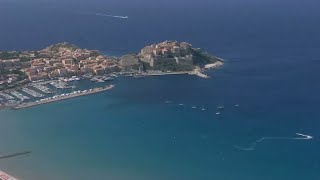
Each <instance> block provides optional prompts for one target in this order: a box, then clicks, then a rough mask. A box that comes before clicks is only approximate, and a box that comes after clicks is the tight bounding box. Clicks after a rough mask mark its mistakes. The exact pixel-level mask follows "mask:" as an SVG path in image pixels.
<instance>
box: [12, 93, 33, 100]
mask: <svg viewBox="0 0 320 180" xmlns="http://www.w3.org/2000/svg"><path fill="white" fill-rule="evenodd" d="M11 94H12V95H14V96H16V97H17V98H19V99H20V100H21V101H24V100H28V99H30V98H29V97H27V96H24V95H22V94H21V93H19V92H17V91H12V92H11Z"/></svg>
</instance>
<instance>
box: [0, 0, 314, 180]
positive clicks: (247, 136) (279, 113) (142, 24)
mask: <svg viewBox="0 0 320 180" xmlns="http://www.w3.org/2000/svg"><path fill="white" fill-rule="evenodd" d="M30 2H31V3H26V2H21V1H14V2H8V1H7V2H4V1H1V0H0V22H1V28H0V39H1V41H0V49H35V48H36V49H40V48H43V47H44V46H46V45H48V44H51V43H54V42H61V41H69V42H73V43H76V44H77V45H79V46H81V47H87V48H90V49H99V50H101V51H103V52H105V53H106V54H111V55H121V54H124V53H128V52H135V51H137V50H138V49H140V48H141V47H142V46H144V45H145V44H149V43H152V42H157V41H161V40H166V39H177V40H183V41H190V42H191V43H192V44H194V46H196V47H202V48H204V49H205V50H207V51H209V52H211V53H214V54H216V55H217V56H219V57H222V58H224V59H226V63H225V65H224V66H223V67H222V68H220V69H218V70H212V71H209V72H208V74H209V75H210V76H211V77H212V78H211V79H201V78H198V77H194V76H163V77H148V78H144V79H133V78H132V79H131V78H120V79H117V80H116V81H115V82H114V83H115V84H116V88H115V89H113V90H112V91H108V92H104V93H101V94H95V95H91V96H86V97H79V98H75V99H70V100H66V101H61V102H57V103H53V104H46V105H42V106H37V107H33V108H30V109H23V110H19V111H13V110H1V111H0V124H1V125H0V153H10V152H18V151H24V150H31V151H32V154H30V155H28V156H21V157H15V158H11V159H3V160H0V169H1V170H4V171H6V172H8V173H10V174H13V175H15V176H16V177H18V178H20V179H25V180H34V179H46V180H56V179H89V178H90V179H111V180H149V179H155V180H157V179H159V180H162V179H170V180H181V179H184V180H189V179H190V180H194V179H199V180H208V179H218V180H220V179H221V180H234V179H240V180H257V179H259V180H271V179H272V180H301V179H307V180H314V179H319V178H320V173H319V172H320V171H319V169H320V155H319V153H318V152H319V150H320V144H319V136H320V133H319V128H318V127H319V125H320V123H319V118H320V113H319V107H320V95H319V92H320V84H319V83H318V82H319V77H320V73H319V69H320V55H319V52H318V51H319V48H320V44H319V42H320V41H319V39H320V38H319V37H320V36H319V32H320V31H319V30H320V26H319V23H318V19H319V18H318V17H319V16H320V14H319V12H318V9H317V8H316V7H319V6H318V5H319V3H318V2H316V1H308V2H304V3H300V1H294V0H290V1H288V0H280V1H277V2H275V1H259V2H253V1H250V0H242V1H237V2H235V1H233V0H226V1H223V2H222V1H220V0H217V1H208V0H199V1H197V2H195V1H186V2H183V3H182V2H181V1H179V0H173V1H170V3H171V4H172V5H175V6H174V7H168V6H167V3H168V1H161V2H158V3H157V4H155V3H151V1H146V0H137V1H130V2H128V1H126V0H119V1H108V2H101V1H99V0H93V1H90V2H88V1H87V2H85V1H83V2H82V3H78V4H75V3H73V1H72V0H68V1H67V2H66V3H63V5H62V4H60V3H56V2H52V1H51V0H48V1H46V2H44V1H41V3H40V1H37V0H32V1H30ZM32 2H36V3H32ZM77 2H78V1H77ZM124 2H126V3H127V4H126V5H125V6H124V4H125V3H124ZM181 4H183V6H178V5H181ZM70 8H71V9H72V10H70ZM163 8H165V13H163V12H164V10H163ZM79 12H81V13H79ZM82 12H99V13H108V14H109V13H110V14H115V15H128V16H129V19H128V20H127V21H119V20H118V19H110V18H102V17H95V16H88V15H83V13H82ZM187 12H188V13H187ZM226 12H227V13H226ZM159 14H161V16H159ZM7 17H10V18H7ZM39 22H41V23H39ZM85 22H90V25H85ZM30 24H32V26H31V25H30ZM191 25H192V27H191ZM159 29H161V31H159ZM82 86H83V87H86V86H87V84H86V83H83V84H82ZM168 100H169V101H172V103H171V104H166V103H165V101H168ZM181 103H183V104H184V106H179V104H181ZM235 104H239V105H240V106H239V107H235ZM219 105H224V106H225V109H224V110H223V111H221V115H220V116H217V115H216V114H215V113H216V112H217V110H216V107H217V106H219ZM192 106H197V107H198V108H197V109H192ZM202 107H203V108H205V111H201V110H200V108H202ZM295 133H303V134H308V135H312V136H314V139H313V140H308V141H307V140H270V141H263V142H261V143H258V144H257V146H255V149H254V150H253V151H241V150H239V149H236V148H235V147H234V146H241V147H244V148H248V147H250V145H251V144H252V143H253V142H255V141H256V140H257V139H260V138H262V137H296V135H295Z"/></svg>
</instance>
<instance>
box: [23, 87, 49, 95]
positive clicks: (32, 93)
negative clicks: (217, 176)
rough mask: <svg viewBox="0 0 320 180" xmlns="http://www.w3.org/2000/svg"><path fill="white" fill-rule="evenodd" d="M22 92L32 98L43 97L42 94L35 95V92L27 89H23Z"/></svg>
mask: <svg viewBox="0 0 320 180" xmlns="http://www.w3.org/2000/svg"><path fill="white" fill-rule="evenodd" d="M22 91H23V92H25V93H27V94H29V95H31V96H33V97H43V96H44V95H43V94H40V93H37V92H36V91H34V90H32V89H28V88H23V89H22Z"/></svg>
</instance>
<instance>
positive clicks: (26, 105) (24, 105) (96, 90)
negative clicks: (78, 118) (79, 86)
mask: <svg viewBox="0 0 320 180" xmlns="http://www.w3.org/2000/svg"><path fill="white" fill-rule="evenodd" d="M114 87H115V85H109V86H105V87H100V88H94V89H90V90H84V91H82V92H79V91H77V93H75V94H70V95H60V96H58V97H56V98H52V97H51V98H46V99H45V100H42V101H41V100H40V101H36V102H28V103H22V104H19V105H16V106H14V107H12V109H15V110H19V109H24V108H30V107H33V106H38V105H42V104H49V103H53V102H57V101H63V100H67V99H72V98H76V97H80V96H87V95H91V94H96V93H100V92H103V91H107V90H111V89H113V88H114Z"/></svg>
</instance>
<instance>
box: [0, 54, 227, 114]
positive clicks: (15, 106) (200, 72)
mask: <svg viewBox="0 0 320 180" xmlns="http://www.w3.org/2000/svg"><path fill="white" fill-rule="evenodd" d="M223 64H224V63H223V61H222V60H221V61H216V62H214V63H212V64H206V65H205V66H204V67H203V68H200V67H195V69H193V70H191V71H173V72H160V71H149V72H145V73H141V74H140V75H137V77H148V76H165V75H195V76H198V77H200V78H205V79H207V78H210V77H209V76H208V75H207V74H205V73H204V72H205V71H207V70H210V69H215V68H218V67H220V66H222V65H223ZM132 73H133V72H132ZM46 82H50V81H43V82H40V83H46ZM31 84H32V83H28V84H26V86H30V85H31ZM114 87H115V86H114V85H109V86H105V87H99V88H94V89H89V90H83V91H74V92H72V93H67V94H60V95H56V96H52V97H47V98H45V99H41V100H38V101H33V102H25V103H23V102H20V104H13V105H5V104H2V103H0V110H1V109H6V108H10V109H14V110H19V109H24V108H29V107H33V106H38V105H42V104H48V103H53V102H57V101H62V100H66V99H71V98H76V97H80V96H86V95H90V94H95V93H99V92H103V91H106V90H110V89H112V88H114ZM17 89H21V87H18V88H17ZM6 91H7V90H4V91H3V92H6Z"/></svg>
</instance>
